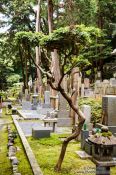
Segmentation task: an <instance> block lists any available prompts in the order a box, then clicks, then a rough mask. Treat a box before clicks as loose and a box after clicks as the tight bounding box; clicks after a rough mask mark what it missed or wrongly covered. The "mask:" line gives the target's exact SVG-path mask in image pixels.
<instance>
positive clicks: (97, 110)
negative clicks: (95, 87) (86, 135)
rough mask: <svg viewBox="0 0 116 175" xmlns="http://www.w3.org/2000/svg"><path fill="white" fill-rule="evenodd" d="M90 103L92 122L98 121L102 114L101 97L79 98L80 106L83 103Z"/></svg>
mask: <svg viewBox="0 0 116 175" xmlns="http://www.w3.org/2000/svg"><path fill="white" fill-rule="evenodd" d="M84 104H86V105H90V106H91V114H92V117H91V122H92V123H98V122H100V120H101V114H102V104H101V99H93V98H80V99H79V106H80V107H81V106H82V105H84Z"/></svg>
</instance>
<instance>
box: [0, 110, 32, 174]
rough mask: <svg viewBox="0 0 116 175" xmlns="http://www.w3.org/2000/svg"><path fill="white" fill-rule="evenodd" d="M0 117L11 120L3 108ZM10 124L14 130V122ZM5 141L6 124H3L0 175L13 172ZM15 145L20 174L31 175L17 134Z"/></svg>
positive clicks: (6, 133)
mask: <svg viewBox="0 0 116 175" xmlns="http://www.w3.org/2000/svg"><path fill="white" fill-rule="evenodd" d="M1 119H2V120H4V121H9V122H11V121H12V118H11V116H10V115H6V114H5V109H3V115H2V118H1ZM10 126H11V128H12V130H13V131H15V132H16V128H15V126H14V124H10ZM7 143H8V132H7V125H4V127H2V129H1V131H0V175H12V174H13V173H12V166H11V162H10V161H9V159H8V157H7V152H8V150H7ZM15 146H16V147H17V149H18V151H17V153H16V156H17V158H18V160H19V165H18V169H19V172H20V173H21V174H22V175H33V173H32V170H31V167H30V164H29V162H28V159H27V157H26V154H25V151H24V148H23V146H22V143H21V140H20V138H19V136H17V138H16V139H15Z"/></svg>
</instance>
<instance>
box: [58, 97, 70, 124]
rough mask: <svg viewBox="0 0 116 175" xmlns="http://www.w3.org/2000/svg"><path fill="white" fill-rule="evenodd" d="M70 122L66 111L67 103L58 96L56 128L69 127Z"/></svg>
mask: <svg viewBox="0 0 116 175" xmlns="http://www.w3.org/2000/svg"><path fill="white" fill-rule="evenodd" d="M71 124H72V121H71V118H69V111H68V110H67V101H66V100H65V98H64V97H63V96H62V95H61V94H59V112H58V123H57V126H62V127H66V126H71Z"/></svg>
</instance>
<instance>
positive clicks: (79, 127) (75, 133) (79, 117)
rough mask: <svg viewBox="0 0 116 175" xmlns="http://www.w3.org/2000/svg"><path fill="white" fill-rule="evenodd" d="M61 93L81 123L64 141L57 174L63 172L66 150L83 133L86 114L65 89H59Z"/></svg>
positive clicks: (56, 167) (57, 165) (56, 168)
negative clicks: (62, 166)
mask: <svg viewBox="0 0 116 175" xmlns="http://www.w3.org/2000/svg"><path fill="white" fill-rule="evenodd" d="M59 91H60V93H61V94H62V95H63V97H64V98H65V99H66V100H67V102H68V103H69V106H70V107H71V108H72V109H73V110H74V111H75V113H76V114H77V115H78V120H79V123H78V125H77V126H76V127H75V131H74V132H73V133H72V135H70V136H69V137H67V138H66V139H65V140H64V141H63V144H62V148H61V153H60V156H59V159H58V162H57V164H56V166H55V170H56V171H57V172H59V171H60V170H61V165H62V162H63V159H64V156H65V152H66V148H67V145H68V143H69V142H70V141H71V140H73V139H76V138H77V137H78V136H79V134H80V132H81V129H82V127H83V124H84V122H85V116H84V114H83V113H82V111H81V110H80V109H79V108H78V107H77V106H75V105H74V104H73V101H72V99H71V97H69V96H68V95H67V94H66V93H65V91H64V89H62V87H61V86H60V87H59Z"/></svg>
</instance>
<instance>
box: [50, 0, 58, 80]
mask: <svg viewBox="0 0 116 175" xmlns="http://www.w3.org/2000/svg"><path fill="white" fill-rule="evenodd" d="M47 2H48V28H49V33H51V32H52V31H53V2H52V0H47ZM51 57H52V64H51V72H52V73H53V75H54V78H55V83H58V82H59V79H60V67H59V55H58V51H57V50H56V49H54V51H53V52H51Z"/></svg>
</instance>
